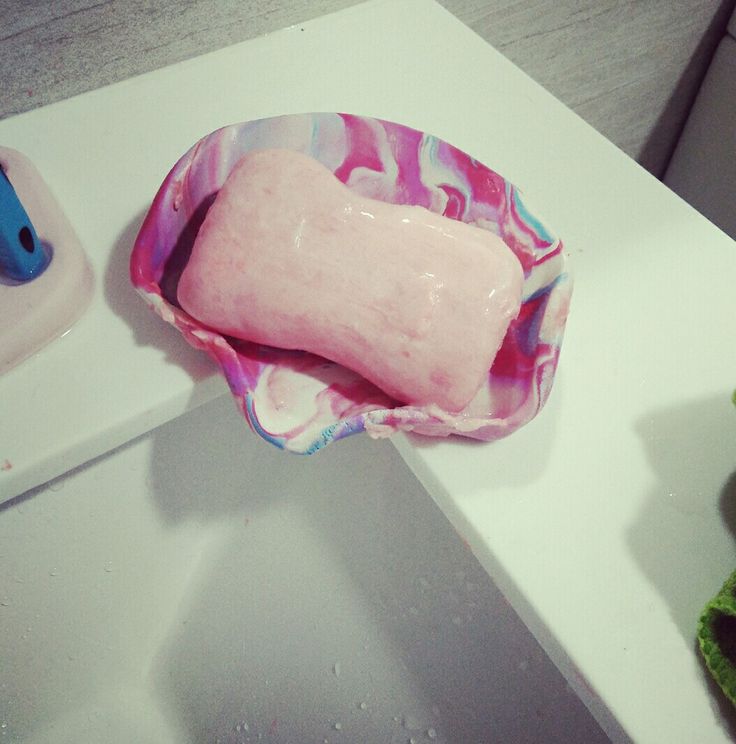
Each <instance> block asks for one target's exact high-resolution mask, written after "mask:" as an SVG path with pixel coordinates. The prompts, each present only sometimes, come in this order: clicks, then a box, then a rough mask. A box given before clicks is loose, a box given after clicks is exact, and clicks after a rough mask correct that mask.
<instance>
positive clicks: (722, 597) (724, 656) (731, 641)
mask: <svg viewBox="0 0 736 744" xmlns="http://www.w3.org/2000/svg"><path fill="white" fill-rule="evenodd" d="M698 642H699V643H700V651H701V653H702V654H703V658H704V659H705V664H706V666H707V667H708V669H709V670H710V673H711V674H712V675H713V678H714V679H715V681H716V682H717V683H718V684H719V686H720V688H721V689H722V690H723V692H724V693H725V694H726V697H727V698H728V699H729V700H730V701H731V702H732V703H733V704H734V705H736V571H734V572H733V573H732V574H731V575H730V576H729V577H728V579H727V581H726V583H725V584H724V585H723V588H722V589H721V591H720V592H718V594H717V595H716V596H715V597H714V598H713V599H712V600H711V601H710V602H708V604H707V605H706V606H705V609H704V610H703V614H702V615H701V616H700V623H699V624H698Z"/></svg>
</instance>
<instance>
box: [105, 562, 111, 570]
mask: <svg viewBox="0 0 736 744" xmlns="http://www.w3.org/2000/svg"><path fill="white" fill-rule="evenodd" d="M105 573H112V561H108V562H107V563H106V564H105Z"/></svg>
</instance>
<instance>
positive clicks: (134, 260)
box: [130, 113, 572, 454]
mask: <svg viewBox="0 0 736 744" xmlns="http://www.w3.org/2000/svg"><path fill="white" fill-rule="evenodd" d="M267 147H280V148H290V149H293V150H296V151H299V152H302V153H305V154H306V155H310V156H311V157H313V158H315V159H316V160H319V161H320V162H322V163H323V164H324V165H325V166H327V167H328V168H330V169H331V170H332V171H333V172H334V173H335V175H336V176H337V177H338V178H339V179H340V180H341V181H343V182H344V183H345V184H347V185H348V186H349V187H350V188H351V189H353V190H354V191H356V192H357V193H360V194H361V195H363V196H367V197H371V198H374V199H381V200H383V201H387V202H391V203H395V204H418V205H421V206H424V207H426V208H428V209H431V210H432V211H434V212H438V213H440V214H444V215H445V216H447V217H451V218H453V219H458V220H462V221H463V222H468V223H473V224H475V225H478V226H480V227H482V228H484V229H487V230H491V231H493V232H495V233H496V234H498V235H500V236H501V237H502V238H503V239H504V241H505V242H506V243H507V245H508V246H509V247H510V248H511V249H512V250H513V251H514V252H515V253H516V255H517V256H518V258H519V260H520V261H521V264H522V266H523V268H524V274H525V283H524V301H523V304H522V308H521V312H520V314H519V317H518V318H517V319H516V320H515V321H514V322H513V323H512V324H511V327H510V328H509V331H508V333H507V334H506V337H505V339H504V342H503V344H502V346H501V349H500V351H499V353H498V355H497V357H496V359H495V361H494V363H493V366H492V368H491V369H490V370H489V374H488V380H487V385H484V386H483V388H481V390H480V392H479V393H478V395H477V396H476V397H475V399H474V400H473V401H472V402H471V403H470V405H469V406H468V407H467V408H466V409H465V410H464V411H462V412H461V413H459V414H447V413H445V412H443V411H440V410H437V409H434V408H432V407H417V406H404V405H401V404H400V403H397V402H396V401H394V400H392V399H390V398H389V397H388V396H386V395H385V394H384V393H383V392H382V391H380V390H378V389H377V388H376V387H375V386H373V385H371V384H370V383H369V382H367V381H366V380H364V379H363V378H362V377H360V376H358V375H356V374H355V373H353V372H351V371H350V370H347V369H344V368H343V367H340V366H339V365H337V364H334V363H333V362H330V361H328V360H326V359H323V358H321V357H317V356H314V355H312V354H307V353H304V352H295V351H285V350H282V349H274V348H271V347H265V346H260V345H257V344H251V343H248V342H244V341H241V340H238V339H233V338H227V337H224V336H222V335H221V334H219V333H217V332H216V331H214V330H212V329H209V328H206V327H203V326H202V325H201V324H200V323H198V322H197V321H196V320H195V319H193V318H192V317H190V316H189V315H188V314H187V313H185V312H184V311H183V310H182V309H181V308H180V307H179V305H178V302H177V300H176V286H177V282H178V279H179V276H180V274H181V271H182V269H183V267H184V266H185V265H186V261H187V260H188V257H189V253H190V251H191V247H192V243H193V241H194V238H195V237H196V234H197V231H198V229H199V226H200V224H201V223H202V220H203V219H204V216H205V214H206V212H207V209H208V208H209V205H210V204H211V203H212V200H213V199H214V197H215V196H216V194H217V192H218V190H219V189H220V187H221V186H222V184H223V182H224V181H225V179H226V177H227V175H228V173H229V172H230V170H231V169H232V167H233V166H234V165H235V163H237V162H238V160H239V159H240V157H241V156H242V155H243V154H244V153H245V152H247V151H249V150H253V149H258V148H267ZM130 271H131V280H132V282H133V285H134V286H135V287H136V289H137V290H138V291H139V292H140V293H141V295H142V296H143V297H144V298H145V300H146V301H147V302H148V304H149V305H150V306H151V307H152V308H153V309H154V310H155V311H156V312H157V313H158V314H159V315H160V316H161V317H162V318H163V319H164V320H165V321H167V322H169V323H171V324H172V325H174V326H175V327H176V328H178V329H179V331H180V332H181V333H182V335H183V336H184V338H185V339H186V340H187V341H188V342H189V343H190V344H192V345H193V346H195V347H196V348H199V349H202V350H204V351H206V352H207V353H208V354H209V355H210V356H211V357H212V358H213V359H215V361H216V362H217V363H218V364H219V365H220V367H221V369H222V372H223V374H224V375H225V378H226V379H227V382H228V384H229V386H230V390H231V391H232V393H233V395H234V396H235V398H236V400H237V402H238V405H239V407H240V409H241V411H242V412H243V414H244V415H245V417H246V419H247V420H248V422H249V424H250V425H251V427H252V428H253V429H254V430H255V431H256V432H257V433H258V434H260V435H261V436H262V437H263V438H264V439H266V440H268V441H270V442H271V443H273V444H275V445H276V446H278V447H281V448H284V449H288V450H290V451H292V452H298V453H302V454H310V453H312V452H314V451H316V450H318V449H320V448H322V447H323V446H325V445H326V444H329V443H330V442H332V441H334V440H337V439H340V438H342V437H344V436H348V435H350V434H355V433H358V432H361V431H366V432H367V433H368V434H370V435H371V436H374V437H381V436H388V435H390V434H392V433H393V432H395V431H399V430H403V431H415V432H418V433H421V434H425V435H430V436H447V435H450V434H458V435H462V436H467V437H473V438H475V439H482V440H493V439H498V438H500V437H503V436H506V435H508V434H510V433H511V432H513V431H515V430H516V429H518V428H519V427H520V426H522V425H523V424H525V423H527V422H528V421H530V420H531V419H532V418H533V417H534V416H535V415H536V414H537V412H538V411H539V410H540V409H541V407H542V406H543V405H544V403H545V401H546V400H547V397H548V395H549V392H550V389H551V386H552V381H553V378H554V373H555V369H556V366H557V361H558V357H559V352H560V344H561V342H562V336H563V332H564V328H565V321H566V318H567V312H568V308H569V302H570V294H571V290H572V283H571V281H570V278H569V275H568V273H567V272H566V270H565V259H564V256H563V253H562V243H561V242H560V240H559V239H557V238H556V237H555V236H554V235H553V234H552V233H551V232H550V231H549V230H548V229H547V228H546V227H545V226H544V225H543V224H542V223H541V222H540V221H539V220H538V219H537V218H536V217H535V216H534V215H533V214H532V213H531V212H530V211H529V210H528V209H527V207H526V206H525V204H524V202H523V200H522V197H521V195H520V193H519V191H518V190H517V189H516V188H515V187H514V186H513V185H511V184H510V183H508V182H507V181H506V180H504V178H502V177H501V176H500V175H498V174H497V173H495V172H494V171H492V170H491V169H490V168H488V167H486V166H485V165H482V164H481V163H479V162H477V161H476V160H474V159H473V158H472V157H470V156H469V155H467V154H465V153H464V152H461V151H460V150H458V149H457V148H455V147H453V146H452V145H449V144H448V143H446V142H444V141H442V140H440V139H438V138H437V137H434V136H432V135H429V134H425V133H423V132H419V131H417V130H415V129H411V128H409V127H405V126H403V125H401V124H395V123H393V122H388V121H383V120H379V119H371V118H367V117H360V116H354V115H349V114H333V113H320V114H299V115H289V116H279V117H274V118H269V119H259V120H256V121H250V122H245V123H243V124H235V125H232V126H228V127H224V128H222V129H219V130H217V131H215V132H213V133H212V134H210V135H208V136H206V137H204V138H203V139H201V140H200V141H199V142H197V143H196V144H195V145H194V146H193V147H192V148H191V149H190V150H189V151H188V152H187V153H186V154H185V155H184V156H183V157H182V158H181V159H180V160H179V162H177V163H176V165H175V166H174V167H173V169H172V170H171V172H170V173H169V175H168V176H167V177H166V180H165V181H164V182H163V184H162V185H161V187H160V189H159V191H158V193H157V194H156V197H155V199H154V200H153V204H152V206H151V209H150V211H149V212H148V215H147V216H146V219H145V221H144V223H143V226H142V227H141V230H140V233H139V234H138V237H137V239H136V242H135V246H134V248H133V253H132V256H131V262H130Z"/></svg>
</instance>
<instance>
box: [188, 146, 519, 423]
mask: <svg viewBox="0 0 736 744" xmlns="http://www.w3.org/2000/svg"><path fill="white" fill-rule="evenodd" d="M522 282H523V273H522V269H521V264H520V263H519V261H518V259H517V258H516V256H515V255H514V254H513V253H512V252H511V250H510V249H509V248H508V247H507V246H506V244H505V243H504V242H503V240H501V238H499V237H498V236H496V235H494V234H493V233H491V232H489V231H487V230H482V229H480V228H477V227H474V226H471V225H466V224H464V223H462V222H458V221H457V220H451V219H449V218H447V217H443V216H442V215H438V214H435V213H433V212H430V211H429V210H427V209H425V208H424V207H420V206H407V205H393V204H386V203H384V202H380V201H377V200H375V199H366V198H362V197H360V196H359V195H357V194H354V193H353V192H351V191H350V190H349V189H348V188H347V187H345V186H344V185H343V184H342V183H340V181H339V180H338V179H337V178H335V176H334V175H333V174H332V173H331V172H330V171H329V170H328V169H327V168H325V167H324V166H323V165H321V164H320V163H318V162H317V161H315V160H314V159H312V158H309V157H306V156H304V155H302V154H300V153H296V152H293V151H289V150H284V149H280V150H279V149H271V150H258V151H255V152H253V153H249V154H246V155H245V156H244V157H243V158H242V159H241V160H240V162H239V163H238V164H237V165H236V167H235V168H234V169H233V171H232V172H231V174H230V176H229V177H228V180H227V181H226V183H225V185H224V186H223V188H222V189H221V191H220V192H219V194H218V196H217V198H216V199H215V202H214V204H213V205H212V206H211V207H210V210H209V212H208V214H207V217H206V218H205V220H204V223H203V224H202V226H201V228H200V230H199V234H198V236H197V239H196V241H195V243H194V249H193V252H192V255H191V257H190V259H189V263H188V265H187V267H186V268H185V270H184V273H183V274H182V277H181V280H180V283H179V289H178V298H179V301H180V302H181V304H182V306H183V307H184V309H185V310H187V311H188V312H189V313H190V314H191V315H192V316H194V317H195V318H197V319H198V320H200V321H202V322H203V323H205V324H206V325H208V326H210V327H212V328H216V329H217V330H219V331H221V332H222V333H225V334H227V335H231V336H236V337H238V338H241V339H244V340H247V341H253V342H256V343H261V344H268V345H270V346H275V347H279V348H286V349H298V350H303V351H309V352H312V353H315V354H319V355H320V356H323V357H326V358H327V359H330V360H332V361H335V362H338V363H340V364H343V365H344V366H346V367H348V368H349V369H352V370H354V371H356V372H358V373H359V374H361V375H362V376H363V377H365V378H366V379H368V380H370V381H371V382H373V383H374V384H375V385H377V386H378V387H379V388H381V389H382V390H383V391H385V392H386V393H387V394H388V395H389V396H391V397H392V398H395V399H396V400H399V401H402V402H405V403H411V404H415V405H436V406H438V407H439V408H441V409H443V410H446V411H454V412H456V411H460V410H462V409H463V408H465V407H466V406H467V405H468V403H470V401H471V400H472V399H473V397H474V396H475V394H476V393H477V392H478V389H479V388H480V386H481V384H482V382H483V380H484V378H485V377H486V376H487V375H488V370H489V369H490V368H491V364H492V362H493V358H494V357H495V355H496V352H497V350H498V348H499V346H500V345H501V341H502V340H503V337H504V335H505V333H506V330H507V328H508V325H509V323H510V321H511V320H512V319H513V318H515V317H516V316H517V315H518V312H519V306H520V301H521V291H522Z"/></svg>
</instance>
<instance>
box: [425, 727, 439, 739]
mask: <svg viewBox="0 0 736 744" xmlns="http://www.w3.org/2000/svg"><path fill="white" fill-rule="evenodd" d="M427 736H428V737H429V738H430V739H436V738H437V732H436V731H435V730H434V729H433V728H428V729H427Z"/></svg>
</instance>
